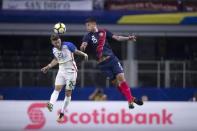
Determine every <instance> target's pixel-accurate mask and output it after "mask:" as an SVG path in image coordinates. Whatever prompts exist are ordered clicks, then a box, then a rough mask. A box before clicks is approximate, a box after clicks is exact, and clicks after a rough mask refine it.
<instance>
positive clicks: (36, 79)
mask: <svg viewBox="0 0 197 131" xmlns="http://www.w3.org/2000/svg"><path fill="white" fill-rule="evenodd" d="M128 63H133V64H132V65H134V66H136V69H137V71H136V75H135V77H137V79H136V80H137V84H136V86H138V87H157V88H168V87H181V88H185V87H197V62H190V61H179V62H177V61H132V62H128V61H123V62H122V64H123V65H124V67H125V66H127V65H128ZM78 68H79V71H78V78H77V86H80V87H85V86H104V87H109V86H110V85H111V84H110V81H109V79H108V78H106V77H105V76H104V75H103V74H102V73H101V72H100V71H99V70H98V69H97V68H96V61H88V62H82V63H81V64H80V65H79V66H78ZM128 73H130V72H129V71H127V70H125V74H126V76H128V75H127V74H128ZM56 74H57V70H56V69H53V70H50V71H49V72H48V73H47V74H43V73H42V72H41V71H40V69H0V87H16V86H19V87H27V86H34V87H35V86H36V87H40V86H44V87H45V86H46V87H49V86H53V85H54V80H55V76H56ZM127 79H128V81H129V79H130V78H127Z"/></svg>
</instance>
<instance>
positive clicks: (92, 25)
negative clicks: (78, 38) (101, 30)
mask: <svg viewBox="0 0 197 131" xmlns="http://www.w3.org/2000/svg"><path fill="white" fill-rule="evenodd" d="M96 27H97V24H96V20H95V19H94V18H88V19H86V30H87V31H88V32H94V31H95V29H96Z"/></svg>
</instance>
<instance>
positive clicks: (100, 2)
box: [93, 0, 104, 10]
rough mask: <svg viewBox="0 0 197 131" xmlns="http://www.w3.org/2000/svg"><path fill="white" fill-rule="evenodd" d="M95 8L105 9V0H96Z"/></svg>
mask: <svg viewBox="0 0 197 131" xmlns="http://www.w3.org/2000/svg"><path fill="white" fill-rule="evenodd" d="M93 8H94V10H103V9H104V0H94V3H93Z"/></svg>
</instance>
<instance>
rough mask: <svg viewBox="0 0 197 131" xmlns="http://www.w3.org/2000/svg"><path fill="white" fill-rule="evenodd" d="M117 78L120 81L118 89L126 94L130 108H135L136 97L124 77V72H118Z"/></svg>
mask: <svg viewBox="0 0 197 131" xmlns="http://www.w3.org/2000/svg"><path fill="white" fill-rule="evenodd" d="M116 79H117V81H118V86H117V87H118V89H119V91H120V92H121V93H122V94H123V95H124V96H125V98H126V99H127V101H128V103H129V108H131V109H132V108H134V106H133V101H134V97H133V95H132V94H131V90H130V88H129V86H128V84H127V82H126V80H125V77H124V73H118V74H117V75H116Z"/></svg>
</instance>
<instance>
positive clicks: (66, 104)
mask: <svg viewBox="0 0 197 131" xmlns="http://www.w3.org/2000/svg"><path fill="white" fill-rule="evenodd" d="M70 101H71V96H69V97H67V96H65V98H64V103H63V106H62V109H61V113H64V112H65V110H66V108H67V106H68V104H69V103H70Z"/></svg>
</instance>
